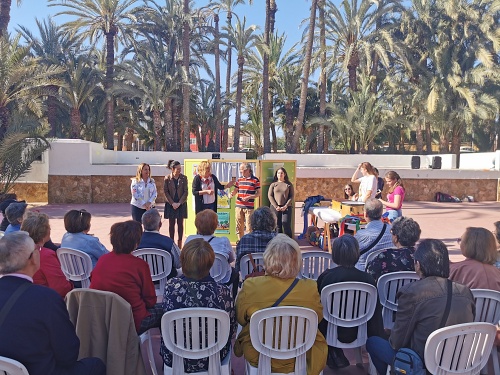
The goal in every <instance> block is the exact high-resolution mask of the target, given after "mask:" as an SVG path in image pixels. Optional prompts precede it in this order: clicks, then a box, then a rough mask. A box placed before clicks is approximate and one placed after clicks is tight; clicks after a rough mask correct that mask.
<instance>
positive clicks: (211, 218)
mask: <svg viewBox="0 0 500 375" xmlns="http://www.w3.org/2000/svg"><path fill="white" fill-rule="evenodd" d="M194 225H195V226H196V232H197V234H194V235H191V236H189V237H188V238H187V239H186V243H188V242H189V241H192V240H194V239H195V238H202V239H204V240H205V241H207V242H208V243H210V246H212V249H214V252H215V253H216V254H222V255H224V257H225V258H226V259H227V261H228V262H229V263H232V262H234V260H235V259H236V257H235V255H234V251H233V247H232V246H231V242H229V239H228V238H227V237H215V236H214V233H215V230H216V229H217V226H218V225H219V218H218V216H217V213H216V212H215V211H212V210H203V211H200V212H198V213H197V214H196V218H195V219H194ZM239 279H240V275H239V273H238V271H236V270H235V269H234V268H231V272H229V273H228V274H227V275H226V276H225V277H224V278H223V279H222V280H221V281H220V282H221V283H223V284H225V285H232V294H233V297H234V298H236V294H237V293H238V284H239Z"/></svg>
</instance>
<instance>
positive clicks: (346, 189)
mask: <svg viewBox="0 0 500 375" xmlns="http://www.w3.org/2000/svg"><path fill="white" fill-rule="evenodd" d="M348 190H352V189H351V188H345V189H344V191H348Z"/></svg>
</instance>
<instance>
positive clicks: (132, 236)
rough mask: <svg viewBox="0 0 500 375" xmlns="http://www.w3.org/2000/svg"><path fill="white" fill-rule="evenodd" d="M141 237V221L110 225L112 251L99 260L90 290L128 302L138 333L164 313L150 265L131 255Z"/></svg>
mask: <svg viewBox="0 0 500 375" xmlns="http://www.w3.org/2000/svg"><path fill="white" fill-rule="evenodd" d="M141 236H142V227H141V224H140V223H138V222H137V221H135V220H128V221H124V222H121V223H115V224H113V225H112V226H111V230H110V233H109V237H110V240H111V245H112V246H113V250H112V251H110V252H109V253H108V254H104V255H103V256H102V257H101V258H100V259H99V262H97V265H96V266H95V268H94V270H93V271H92V275H91V282H90V288H91V289H98V290H104V291H106V292H113V293H116V294H118V295H119V296H121V297H122V298H123V299H124V300H125V301H127V302H128V303H130V306H131V307H132V314H133V315H134V322H135V328H136V330H137V333H138V334H139V335H140V334H141V333H144V332H146V331H147V330H148V329H150V328H155V327H159V326H160V322H161V317H162V315H163V310H162V306H161V303H156V291H155V286H154V284H153V280H152V279H151V272H150V270H149V265H148V264H147V263H146V262H145V261H144V260H142V259H141V258H138V257H136V256H134V255H132V254H131V253H132V251H134V250H135V249H137V245H139V242H140V241H141Z"/></svg>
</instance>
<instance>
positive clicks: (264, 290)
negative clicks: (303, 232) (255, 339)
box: [234, 233, 328, 375]
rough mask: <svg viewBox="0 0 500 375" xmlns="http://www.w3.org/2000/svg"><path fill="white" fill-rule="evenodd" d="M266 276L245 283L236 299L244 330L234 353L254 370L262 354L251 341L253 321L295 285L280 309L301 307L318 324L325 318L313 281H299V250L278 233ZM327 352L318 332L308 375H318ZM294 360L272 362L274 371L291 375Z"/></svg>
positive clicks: (267, 260)
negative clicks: (308, 312) (310, 314)
mask: <svg viewBox="0 0 500 375" xmlns="http://www.w3.org/2000/svg"><path fill="white" fill-rule="evenodd" d="M264 268H265V271H266V274H265V276H260V277H253V278H250V279H247V280H245V282H244V283H243V288H242V289H241V291H240V292H239V294H238V298H237V299H236V319H237V321H238V323H239V324H240V325H241V326H243V329H242V331H241V333H240V334H239V335H238V338H237V339H236V343H235V346H234V353H235V354H236V356H238V357H241V356H242V355H244V356H245V359H246V360H247V361H248V362H249V363H250V364H251V365H252V366H254V367H257V365H258V362H259V353H258V352H257V351H256V350H255V349H254V347H253V346H252V342H251V341H250V317H251V316H252V314H253V313H254V312H256V311H258V310H261V309H265V308H268V307H270V306H272V305H273V304H274V303H275V302H276V301H277V300H278V299H279V298H280V297H281V296H282V295H283V293H284V292H285V291H286V290H287V289H288V288H289V287H290V286H291V285H292V284H293V283H295V286H294V287H293V288H292V289H291V291H290V292H289V293H288V294H287V295H286V297H285V298H284V299H283V300H282V301H281V303H280V304H279V305H280V306H300V307H306V308H309V309H311V310H314V311H315V312H316V314H317V315H318V321H320V320H321V319H322V318H323V307H322V306H321V301H320V297H319V293H318V289H317V287H316V283H315V282H314V280H309V279H299V277H300V271H301V268H302V255H301V252H300V247H299V245H298V244H297V242H295V240H293V239H291V238H290V237H288V236H286V235H285V234H282V233H279V234H278V235H276V237H275V238H273V239H272V240H271V241H270V242H269V243H268V245H267V248H266V251H265V252H264ZM327 353H328V349H327V345H326V341H325V338H324V337H323V335H322V334H321V333H320V332H319V331H318V332H317V333H316V340H315V342H314V344H313V346H312V348H311V349H309V350H308V352H307V354H306V358H307V375H317V374H319V373H321V371H323V369H324V367H325V364H326V357H327ZM294 366H295V361H294V360H284V359H281V360H279V359H273V360H271V371H272V372H273V373H274V372H277V373H288V372H292V371H293V370H294Z"/></svg>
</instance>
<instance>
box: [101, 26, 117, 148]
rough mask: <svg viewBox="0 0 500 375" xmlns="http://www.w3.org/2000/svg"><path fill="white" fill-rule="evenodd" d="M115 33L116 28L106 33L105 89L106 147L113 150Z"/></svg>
mask: <svg viewBox="0 0 500 375" xmlns="http://www.w3.org/2000/svg"><path fill="white" fill-rule="evenodd" d="M115 34H116V30H110V31H109V32H108V33H107V34H106V78H105V81H104V89H105V91H106V100H107V102H106V148H107V149H108V150H113V149H114V148H115V140H114V133H115V113H114V112H115V111H114V101H113V94H112V93H111V89H112V87H113V72H114V64H115V49H114V48H115Z"/></svg>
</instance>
